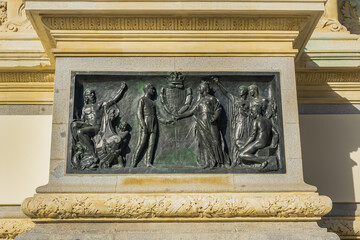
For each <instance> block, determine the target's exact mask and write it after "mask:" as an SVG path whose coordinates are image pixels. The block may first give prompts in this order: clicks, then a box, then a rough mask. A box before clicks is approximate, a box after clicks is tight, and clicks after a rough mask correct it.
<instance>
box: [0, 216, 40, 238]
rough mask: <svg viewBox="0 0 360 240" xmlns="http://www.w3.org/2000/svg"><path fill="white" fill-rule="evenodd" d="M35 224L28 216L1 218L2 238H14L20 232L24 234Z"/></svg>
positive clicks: (0, 233)
mask: <svg viewBox="0 0 360 240" xmlns="http://www.w3.org/2000/svg"><path fill="white" fill-rule="evenodd" d="M34 226H35V224H34V223H33V222H32V221H31V220H30V219H27V218H24V219H0V239H14V238H15V237H16V236H17V235H19V234H24V233H25V232H26V231H27V230H30V229H32V228H33V227H34Z"/></svg>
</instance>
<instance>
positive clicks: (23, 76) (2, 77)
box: [0, 72, 55, 83]
mask: <svg viewBox="0 0 360 240" xmlns="http://www.w3.org/2000/svg"><path fill="white" fill-rule="evenodd" d="M54 77H55V73H53V72H0V83H5V82H12V83H28V82H54Z"/></svg>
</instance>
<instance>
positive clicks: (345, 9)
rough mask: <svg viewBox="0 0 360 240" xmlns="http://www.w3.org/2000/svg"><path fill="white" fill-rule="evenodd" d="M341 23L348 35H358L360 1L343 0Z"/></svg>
mask: <svg viewBox="0 0 360 240" xmlns="http://www.w3.org/2000/svg"><path fill="white" fill-rule="evenodd" d="M341 13H342V21H343V24H344V25H345V26H346V27H347V29H348V30H349V31H350V33H354V34H360V1H358V0H345V1H343V5H342V8H341Z"/></svg>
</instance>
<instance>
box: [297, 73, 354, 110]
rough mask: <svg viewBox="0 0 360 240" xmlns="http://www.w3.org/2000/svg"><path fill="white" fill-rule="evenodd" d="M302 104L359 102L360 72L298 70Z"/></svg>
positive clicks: (299, 95)
mask: <svg viewBox="0 0 360 240" xmlns="http://www.w3.org/2000/svg"><path fill="white" fill-rule="evenodd" d="M296 83H297V93H298V101H299V103H300V104H359V103H360V72H297V73H296Z"/></svg>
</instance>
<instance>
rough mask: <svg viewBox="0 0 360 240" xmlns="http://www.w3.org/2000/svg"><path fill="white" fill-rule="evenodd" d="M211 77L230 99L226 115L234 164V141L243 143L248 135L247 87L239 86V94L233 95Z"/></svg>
mask: <svg viewBox="0 0 360 240" xmlns="http://www.w3.org/2000/svg"><path fill="white" fill-rule="evenodd" d="M212 79H213V80H214V82H215V83H216V84H217V86H218V87H219V88H220V91H221V92H222V93H223V94H224V95H225V96H226V97H227V98H228V99H229V101H230V104H229V110H228V116H229V119H230V139H231V144H230V146H231V159H232V160H233V162H232V163H233V164H234V163H235V162H236V161H235V159H236V145H235V141H238V142H242V143H245V141H246V139H247V138H248V136H249V127H250V124H249V116H248V111H249V102H248V101H247V100H246V98H247V95H248V88H247V87H246V86H239V88H238V91H239V96H235V95H233V94H231V93H230V92H228V91H227V90H226V89H225V87H224V86H223V85H222V84H221V83H220V82H219V78H218V77H213V78H212Z"/></svg>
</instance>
